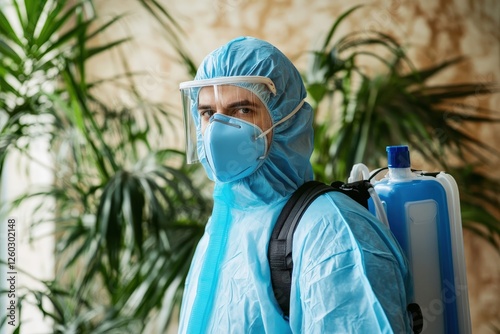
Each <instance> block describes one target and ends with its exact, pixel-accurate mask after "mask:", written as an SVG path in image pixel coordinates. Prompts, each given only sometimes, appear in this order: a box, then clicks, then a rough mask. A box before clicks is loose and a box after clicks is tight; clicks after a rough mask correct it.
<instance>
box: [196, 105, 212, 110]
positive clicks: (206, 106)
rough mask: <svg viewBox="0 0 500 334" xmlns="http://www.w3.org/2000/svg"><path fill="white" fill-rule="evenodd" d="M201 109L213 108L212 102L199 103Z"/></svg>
mask: <svg viewBox="0 0 500 334" xmlns="http://www.w3.org/2000/svg"><path fill="white" fill-rule="evenodd" d="M200 109H203V110H205V109H213V107H212V106H211V105H210V104H199V105H198V110H200Z"/></svg>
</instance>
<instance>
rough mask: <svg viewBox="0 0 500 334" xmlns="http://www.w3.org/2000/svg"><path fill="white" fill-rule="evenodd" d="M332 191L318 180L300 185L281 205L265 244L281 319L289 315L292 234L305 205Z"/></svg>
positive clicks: (306, 206) (305, 207)
mask: <svg viewBox="0 0 500 334" xmlns="http://www.w3.org/2000/svg"><path fill="white" fill-rule="evenodd" d="M333 190H334V189H333V188H332V187H331V186H329V185H326V184H324V183H322V182H318V181H310V182H306V183H304V184H303V185H302V186H300V187H299V189H297V190H296V191H295V192H294V193H293V195H292V197H290V199H289V200H288V202H287V203H286V204H285V206H284V208H283V210H282V211H281V214H280V215H279V217H278V220H277V222H276V225H275V226H274V229H273V233H272V235H271V240H270V241H269V248H268V259H269V265H270V267H271V281H272V285H273V290H274V296H275V297H276V300H277V301H278V304H279V305H280V307H281V309H282V311H283V314H284V315H285V317H288V314H289V312H290V288H291V281H292V269H293V261H292V243H293V233H294V232H295V228H296V227H297V224H298V222H299V221H300V218H301V217H302V214H303V213H304V211H305V210H306V209H307V208H308V207H309V205H310V204H311V203H312V202H313V201H314V200H315V199H316V198H317V197H318V196H320V195H321V194H324V193H326V192H329V191H333Z"/></svg>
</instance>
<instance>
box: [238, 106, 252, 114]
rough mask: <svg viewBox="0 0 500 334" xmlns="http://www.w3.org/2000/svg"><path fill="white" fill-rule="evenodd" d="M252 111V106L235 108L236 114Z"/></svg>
mask: <svg viewBox="0 0 500 334" xmlns="http://www.w3.org/2000/svg"><path fill="white" fill-rule="evenodd" d="M251 112H252V109H251V108H246V107H240V108H238V109H236V110H235V113H234V114H236V115H242V114H243V115H248V114H250V113H251Z"/></svg>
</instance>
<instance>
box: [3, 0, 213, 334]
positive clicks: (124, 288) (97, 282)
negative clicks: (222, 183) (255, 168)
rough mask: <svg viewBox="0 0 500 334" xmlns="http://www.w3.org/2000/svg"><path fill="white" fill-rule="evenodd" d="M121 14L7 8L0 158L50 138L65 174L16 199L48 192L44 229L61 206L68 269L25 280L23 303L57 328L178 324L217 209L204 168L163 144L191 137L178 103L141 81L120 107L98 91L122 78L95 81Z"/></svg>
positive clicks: (45, 4) (80, 5) (166, 19)
mask: <svg viewBox="0 0 500 334" xmlns="http://www.w3.org/2000/svg"><path fill="white" fill-rule="evenodd" d="M139 2H140V3H141V4H142V5H143V6H144V8H145V9H146V10H148V12H150V13H151V14H152V15H153V16H154V17H156V18H157V19H159V20H160V19H161V20H162V22H163V25H164V26H165V27H173V29H174V30H170V31H168V34H170V35H171V37H170V38H169V41H170V42H171V43H172V45H173V46H174V47H175V48H176V50H177V52H178V53H179V57H180V59H181V60H182V61H184V62H185V63H186V69H187V71H188V72H192V68H190V65H191V67H192V63H191V64H189V57H188V55H187V53H185V51H183V49H182V47H181V46H180V44H179V43H178V40H177V39H176V38H175V31H176V30H175V27H177V25H176V24H175V22H174V21H173V20H172V19H171V17H170V16H169V15H168V12H167V11H166V10H165V9H164V8H163V7H161V6H159V5H158V3H156V2H155V1H149V0H140V1H139ZM120 19H121V17H120V16H116V17H113V18H111V19H110V20H108V21H107V22H105V23H103V24H101V25H100V26H97V21H98V16H97V15H96V13H95V11H93V1H91V0H84V1H79V2H76V3H75V4H73V5H72V2H70V1H51V0H40V1H38V0H37V1H29V0H26V1H17V0H12V1H11V2H10V3H9V5H8V6H6V7H2V8H1V9H0V36H1V40H0V57H1V58H0V74H1V75H0V88H1V90H0V113H1V116H2V120H5V121H4V122H2V123H0V126H1V127H0V134H1V137H0V148H1V155H0V157H1V160H0V165H3V163H4V161H5V158H6V157H7V155H8V154H9V152H12V151H14V150H18V151H20V152H21V153H24V154H26V155H28V148H29V145H30V144H31V143H32V141H33V140H36V139H38V138H40V137H42V138H47V139H48V140H49V143H50V144H49V146H50V154H51V155H52V158H53V161H54V165H55V166H57V169H55V170H54V173H55V175H56V182H55V184H53V185H51V186H49V187H48V188H47V189H36V190H33V191H30V192H29V193H27V194H25V195H23V196H21V197H19V198H18V199H17V200H16V201H15V203H13V207H16V206H22V205H23V203H24V202H25V201H27V200H29V199H31V198H39V199H40V202H41V203H42V205H41V206H40V207H38V208H37V209H36V210H35V212H34V213H33V216H34V217H40V218H39V220H38V221H34V223H33V227H35V226H36V225H38V224H44V223H47V221H46V219H45V218H42V217H45V216H44V215H42V214H39V215H37V214H38V213H42V212H43V211H44V210H50V211H51V212H55V213H56V214H55V218H54V219H53V220H52V222H53V223H54V224H55V227H56V236H57V245H56V256H57V258H58V260H59V266H58V267H59V268H58V269H57V273H56V278H55V279H54V280H52V281H48V282H44V286H45V288H44V289H42V290H26V289H23V290H22V291H23V293H22V297H21V298H20V300H19V303H20V304H19V305H20V312H21V311H22V309H23V307H22V305H23V303H29V302H32V301H33V300H35V304H36V306H37V307H38V309H39V310H40V311H41V312H42V314H44V316H46V317H48V318H50V319H51V320H52V322H53V323H54V331H55V332H57V333H69V332H78V333H105V332H106V333H107V332H134V333H139V332H141V331H142V330H144V328H145V327H147V324H149V323H153V321H152V319H156V321H154V323H155V324H156V326H157V328H158V329H159V330H161V329H164V328H166V327H167V325H168V323H169V321H170V319H171V316H172V314H173V312H172V311H173V310H174V309H175V307H176V305H177V304H178V302H179V300H180V296H181V293H182V288H183V284H182V283H183V280H184V278H185V276H186V274H187V270H188V266H189V263H190V259H191V256H192V253H193V252H194V248H195V245H196V243H197V241H198V240H199V238H200V237H201V234H202V231H203V228H204V226H203V224H204V222H205V221H206V220H207V217H208V213H209V211H210V206H211V201H210V200H209V199H207V196H206V193H205V191H204V189H205V185H204V184H203V182H202V181H201V182H199V181H197V178H196V175H197V171H198V170H197V168H196V167H192V166H187V165H185V163H184V160H185V159H184V154H183V153H182V152H179V151H176V150H175V149H172V148H169V147H164V146H159V143H160V142H162V141H161V140H159V138H163V142H166V141H167V140H168V138H172V137H179V134H178V135H177V136H174V135H173V134H175V131H176V127H175V126H170V125H171V124H177V123H176V121H178V120H175V119H173V116H172V115H171V114H170V113H169V112H168V110H167V108H166V107H165V106H164V105H160V104H154V103H151V102H148V101H147V100H145V99H143V98H142V97H141V96H140V95H139V94H138V93H137V90H136V89H135V87H134V86H133V85H131V86H128V87H125V88H124V89H127V93H128V94H129V96H131V97H132V98H133V100H134V101H135V102H136V103H135V104H134V105H125V104H123V105H120V104H116V103H115V104H114V105H111V106H110V104H109V103H105V102H103V101H101V100H100V99H99V98H98V97H97V96H96V95H95V94H94V92H96V91H99V90H100V89H101V87H105V85H106V84H110V83H111V84H113V83H115V81H114V80H115V79H116V78H110V79H104V80H101V81H99V82H88V80H87V75H86V70H85V67H86V64H87V61H88V60H89V59H90V58H92V57H93V56H95V55H97V54H102V53H106V52H109V51H111V50H115V49H116V48H117V47H118V46H119V45H121V44H122V43H125V42H127V41H128V38H125V39H120V40H117V41H113V42H110V43H107V44H102V45H98V46H90V42H92V40H93V38H94V37H96V36H97V35H98V34H100V33H102V32H104V31H107V29H111V28H112V26H113V24H114V23H116V22H118V21H119V20H120ZM168 24H170V25H168ZM134 75H138V74H133V73H127V72H125V73H123V75H121V78H122V79H129V78H130V79H133V77H134ZM129 82H132V83H133V80H129ZM45 83H50V84H45ZM114 87H118V85H115V86H114ZM103 89H104V88H103ZM1 172H2V170H0V175H1ZM45 198H50V199H53V200H54V203H55V205H54V207H50V208H48V207H47V206H46V205H45V203H51V201H45V200H44V199H45ZM28 297H31V298H28ZM47 303H49V305H50V306H49V307H47ZM2 320H3V321H5V319H2ZM0 323H1V321H0ZM21 326H22V324H21V325H20V326H19V327H18V328H17V331H19V329H20V327H21Z"/></svg>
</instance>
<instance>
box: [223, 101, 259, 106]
mask: <svg viewBox="0 0 500 334" xmlns="http://www.w3.org/2000/svg"><path fill="white" fill-rule="evenodd" d="M244 106H251V107H257V106H258V103H256V102H254V101H249V100H246V99H245V100H240V101H236V102H233V103H230V104H228V106H227V107H228V108H238V107H244Z"/></svg>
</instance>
